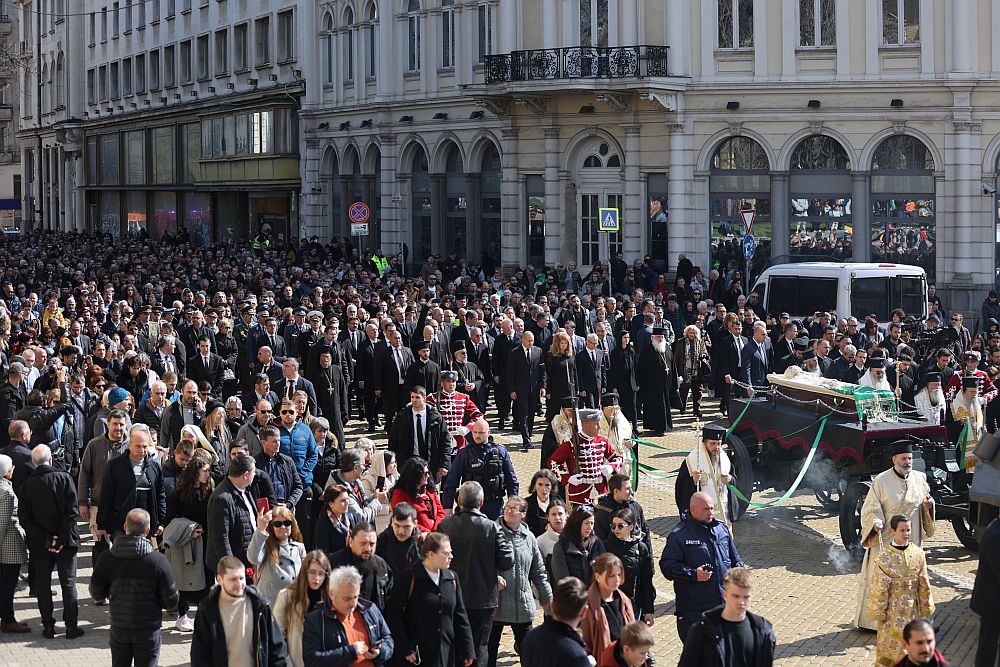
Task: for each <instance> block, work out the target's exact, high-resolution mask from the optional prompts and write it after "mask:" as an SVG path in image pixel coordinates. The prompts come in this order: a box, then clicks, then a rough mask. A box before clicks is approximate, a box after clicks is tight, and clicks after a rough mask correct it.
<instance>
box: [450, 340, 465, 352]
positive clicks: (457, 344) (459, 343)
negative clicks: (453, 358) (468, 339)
mask: <svg viewBox="0 0 1000 667" xmlns="http://www.w3.org/2000/svg"><path fill="white" fill-rule="evenodd" d="M462 350H465V341H464V340H456V341H454V342H452V344H451V353H452V354H455V353H456V352H459V351H462Z"/></svg>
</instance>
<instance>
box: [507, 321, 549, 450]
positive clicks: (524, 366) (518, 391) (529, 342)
mask: <svg viewBox="0 0 1000 667" xmlns="http://www.w3.org/2000/svg"><path fill="white" fill-rule="evenodd" d="M534 343H535V335H534V334H532V333H531V332H530V331H525V332H524V333H523V334H522V335H521V345H520V346H519V347H517V348H514V349H513V350H511V352H510V355H509V356H508V358H507V387H508V389H509V390H510V398H511V400H512V401H514V423H515V424H516V425H517V431H518V432H519V433H520V434H521V447H522V449H523V450H524V451H527V450H529V449H531V431H532V428H533V427H534V423H535V408H536V407H538V403H539V402H540V401H541V399H543V398H545V364H543V363H542V351H541V350H540V349H538V348H536V347H535V346H534Z"/></svg>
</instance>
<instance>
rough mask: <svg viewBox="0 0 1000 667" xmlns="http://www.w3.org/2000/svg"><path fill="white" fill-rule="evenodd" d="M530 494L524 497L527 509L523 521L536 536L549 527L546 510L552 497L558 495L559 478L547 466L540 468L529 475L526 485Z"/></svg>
mask: <svg viewBox="0 0 1000 667" xmlns="http://www.w3.org/2000/svg"><path fill="white" fill-rule="evenodd" d="M528 490H530V491H531V494H530V495H529V496H528V497H527V498H525V501H526V502H527V503H528V511H527V514H526V516H525V517H524V522H525V523H526V524H528V528H529V529H530V530H531V533H532V534H533V535H534V536H535V537H538V536H539V535H541V534H542V533H544V532H545V529H546V528H548V527H549V518H548V510H549V506H550V504H551V502H552V500H553V499H554V498H558V497H559V479H558V478H557V477H556V475H555V473H554V472H552V471H551V470H549V469H548V468H542V469H541V470H539V471H538V472H536V473H535V474H534V475H532V477H531V484H529V485H528Z"/></svg>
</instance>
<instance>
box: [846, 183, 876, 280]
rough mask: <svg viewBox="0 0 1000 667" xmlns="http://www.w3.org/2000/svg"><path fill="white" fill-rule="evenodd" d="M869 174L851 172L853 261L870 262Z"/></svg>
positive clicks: (870, 205)
mask: <svg viewBox="0 0 1000 667" xmlns="http://www.w3.org/2000/svg"><path fill="white" fill-rule="evenodd" d="M871 210H872V203H871V173H870V172H867V171H854V172H851V221H852V223H853V225H854V237H853V238H854V247H853V254H854V261H855V262H870V261H871V260H872V219H871Z"/></svg>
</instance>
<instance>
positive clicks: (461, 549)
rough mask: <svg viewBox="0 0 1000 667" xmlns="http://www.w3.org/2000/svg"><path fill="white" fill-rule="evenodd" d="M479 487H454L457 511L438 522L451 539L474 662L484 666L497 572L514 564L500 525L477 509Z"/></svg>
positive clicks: (480, 494)
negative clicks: (473, 646) (467, 618)
mask: <svg viewBox="0 0 1000 667" xmlns="http://www.w3.org/2000/svg"><path fill="white" fill-rule="evenodd" d="M482 505H483V487H482V485H481V484H480V483H479V482H465V483H463V484H462V486H460V487H458V506H459V511H458V512H457V513H455V514H453V515H452V516H450V517H447V518H446V519H445V520H444V521H442V522H441V525H440V527H439V528H438V530H440V531H441V532H442V533H444V534H445V535H447V536H448V538H449V539H450V540H451V549H452V552H453V553H454V559H453V560H452V562H451V569H452V570H454V571H455V573H456V574H457V575H458V580H459V581H460V582H461V584H462V600H463V601H464V602H465V610H466V613H467V614H468V615H469V624H470V625H471V626H472V641H473V644H475V647H476V664H477V665H483V666H485V665H486V664H487V660H488V650H487V644H488V643H489V638H490V632H491V631H492V629H493V613H494V610H495V609H496V608H497V606H498V604H499V595H498V591H497V589H498V584H499V583H500V574H499V573H500V572H502V571H504V570H509V569H511V568H512V567H513V566H514V550H513V548H512V547H511V545H510V542H508V541H507V539H506V538H505V537H504V535H503V532H502V531H501V530H500V527H499V526H498V525H497V524H496V522H494V521H490V520H489V518H487V516H486V515H485V514H483V513H482V512H481V511H480V509H479V508H480V507H482Z"/></svg>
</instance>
